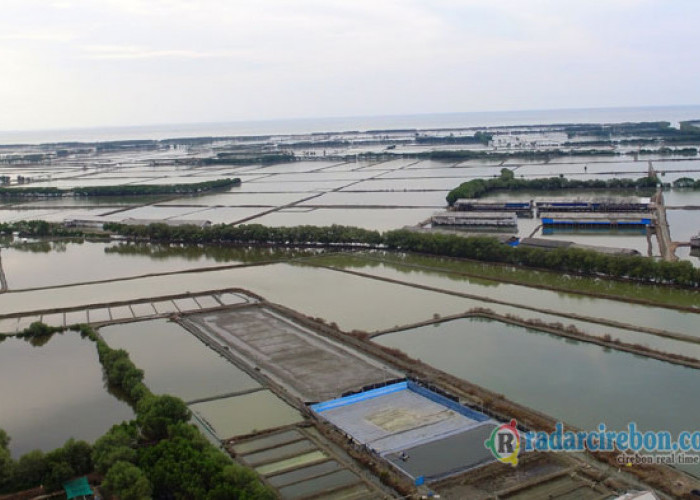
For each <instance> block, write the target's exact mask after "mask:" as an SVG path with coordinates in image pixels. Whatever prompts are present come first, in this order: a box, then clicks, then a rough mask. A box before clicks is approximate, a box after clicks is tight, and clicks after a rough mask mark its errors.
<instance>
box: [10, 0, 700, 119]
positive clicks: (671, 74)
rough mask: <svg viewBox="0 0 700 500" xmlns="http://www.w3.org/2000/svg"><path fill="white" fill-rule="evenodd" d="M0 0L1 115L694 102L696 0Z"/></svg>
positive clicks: (381, 111) (699, 61) (208, 114)
mask: <svg viewBox="0 0 700 500" xmlns="http://www.w3.org/2000/svg"><path fill="white" fill-rule="evenodd" d="M0 8H1V10H0V67H1V68H2V73H0V130H19V129H47V128H60V127H87V126H103V125H142V124H161V123H189V122H217V121H237V120H265V119H275V118H297V117H300V118H301V117H319V116H355V115H387V114H415V113H434V112H463V111H490V110H523V109H555V108H579V107H608V106H646V105H649V106H655V105H675V104H700V97H699V89H700V85H699V83H700V56H698V48H699V47H700V28H699V27H698V21H700V1H697V0H413V1H412V0H245V1H242V0H144V1H140V0H2V2H1V3H0Z"/></svg>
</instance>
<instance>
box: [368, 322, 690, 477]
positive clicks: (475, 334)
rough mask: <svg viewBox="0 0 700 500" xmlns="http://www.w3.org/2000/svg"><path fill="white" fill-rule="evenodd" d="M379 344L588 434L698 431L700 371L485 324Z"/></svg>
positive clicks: (451, 326) (455, 325)
mask: <svg viewBox="0 0 700 500" xmlns="http://www.w3.org/2000/svg"><path fill="white" fill-rule="evenodd" d="M376 341H377V342H378V343H379V344H381V345H385V346H388V347H393V348H397V349H400V350H402V351H404V352H405V353H407V354H408V355H409V356H412V357H414V358H419V359H421V360H422V361H424V362H426V363H429V364H431V365H433V366H435V367H436V368H439V369H440V370H443V371H445V372H447V373H450V374H452V375H454V376H456V377H459V378H462V379H464V380H468V381H470V382H473V383H476V384H479V385H481V386H482V387H485V388H487V389H490V390H492V391H495V392H497V393H501V394H504V395H505V396H506V397H507V398H509V399H511V400H513V401H516V402H519V403H522V404H524V405H526V406H528V407H530V408H533V409H535V410H537V411H541V412H543V413H545V414H548V415H551V416H553V417H554V418H558V419H561V420H563V421H564V422H566V423H569V424H572V425H575V426H577V427H579V428H583V429H585V430H593V429H596V428H597V426H598V424H600V423H601V422H604V423H605V424H606V426H607V427H608V428H609V429H611V430H620V429H622V428H623V427H624V426H626V425H627V424H628V423H629V422H632V421H633V422H636V423H637V424H638V425H639V428H640V429H642V430H654V431H658V430H668V431H670V432H671V433H678V432H680V431H682V430H688V431H694V430H697V415H698V412H699V411H700V403H698V399H697V397H696V396H697V389H696V388H697V386H698V383H700V371H698V370H695V369H692V368H685V367H681V366H677V365H672V364H670V363H665V362H663V361H657V360H654V359H648V358H644V357H640V356H635V355H632V354H629V353H623V352H619V351H614V350H609V349H605V348H602V347H600V346H596V345H591V344H583V343H580V342H576V341H571V340H564V339H561V338H559V337H556V336H554V335H550V334H546V333H542V332H537V331H534V330H529V329H525V328H522V327H517V326H512V325H508V324H504V323H500V322H495V321H489V320H482V319H461V320H455V321H449V322H445V323H440V324H438V325H433V326H426V327H419V328H413V329H410V330H404V331H400V332H396V333H392V334H389V335H385V336H382V337H379V338H378V339H377V340H376ZM685 470H688V471H690V472H692V473H693V474H695V475H698V474H700V467H699V466H694V467H689V468H685Z"/></svg>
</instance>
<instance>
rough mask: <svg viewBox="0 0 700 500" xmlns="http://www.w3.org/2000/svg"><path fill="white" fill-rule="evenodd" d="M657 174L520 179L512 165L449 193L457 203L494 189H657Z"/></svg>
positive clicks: (484, 194) (451, 199)
mask: <svg viewBox="0 0 700 500" xmlns="http://www.w3.org/2000/svg"><path fill="white" fill-rule="evenodd" d="M659 182H660V181H659V179H658V178H657V177H640V178H639V179H617V178H615V179H591V180H581V179H567V178H565V177H547V178H542V179H518V178H516V177H515V175H514V174H513V171H512V170H510V169H508V168H503V169H501V176H500V177H496V178H494V179H473V180H471V181H467V182H463V183H462V184H460V185H459V186H458V187H456V188H455V189H453V190H452V191H450V192H449V193H448V194H447V203H449V204H450V205H453V204H454V202H455V201H457V200H458V199H460V198H481V197H483V196H486V195H487V194H489V193H492V192H494V191H551V190H560V189H629V190H637V189H653V188H655V187H656V185H657V184H658V183H659Z"/></svg>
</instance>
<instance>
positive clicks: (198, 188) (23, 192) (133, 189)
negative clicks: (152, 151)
mask: <svg viewBox="0 0 700 500" xmlns="http://www.w3.org/2000/svg"><path fill="white" fill-rule="evenodd" d="M240 183H241V180H240V179H239V178H237V177H236V178H226V179H217V180H213V181H205V182H196V183H193V184H153V185H148V184H138V185H135V184H126V185H116V186H84V187H75V188H71V189H61V188H57V187H39V186H35V187H26V188H7V187H0V198H18V197H33V196H41V197H54V196H55V197H60V196H146V195H162V194H195V193H204V192H207V191H211V190H215V189H224V188H230V187H233V186H238V185H239V184H240Z"/></svg>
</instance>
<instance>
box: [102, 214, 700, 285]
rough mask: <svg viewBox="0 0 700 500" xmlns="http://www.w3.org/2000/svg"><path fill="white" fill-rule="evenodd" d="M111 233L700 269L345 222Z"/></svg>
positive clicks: (573, 267) (681, 273) (636, 271)
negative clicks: (324, 225)
mask: <svg viewBox="0 0 700 500" xmlns="http://www.w3.org/2000/svg"><path fill="white" fill-rule="evenodd" d="M108 229H109V230H111V231H114V232H115V233H118V234H121V235H124V236H127V237H133V238H140V239H148V240H149V241H156V242H163V243H165V242H167V243H190V244H200V243H203V244H235V245H272V246H275V245H286V246H324V247H327V246H331V247H332V246H341V245H342V246H357V247H373V248H377V247H381V248H388V249H391V250H398V251H407V252H420V253H426V254H432V255H441V256H448V257H459V258H467V259H473V260H480V261H485V262H498V263H507V264H513V265H519V266H526V267H535V268H540V269H550V270H553V271H558V272H571V273H577V274H584V275H593V276H609V277H617V278H625V279H630V280H635V281H639V282H646V283H655V284H674V285H682V286H689V287H697V286H699V285H700V269H696V268H694V267H693V265H692V264H691V263H690V262H687V261H679V262H666V261H657V260H654V259H651V258H649V257H641V256H627V255H610V254H603V253H600V252H596V251H594V250H584V249H579V248H558V249H555V250H545V249H540V248H525V247H511V246H508V245H504V244H503V243H501V242H500V241H498V240H497V239H495V238H491V237H488V236H484V237H475V236H470V237H465V236H461V235H447V234H440V233H421V232H416V231H411V230H405V229H399V230H394V231H389V232H386V233H383V234H382V233H379V232H378V231H370V230H367V229H361V228H356V227H347V226H328V227H316V226H297V227H267V226H262V225H259V224H251V225H240V226H228V225H223V224H220V225H214V226H211V227H208V228H199V227H195V226H180V227H170V226H167V225H165V224H150V225H148V226H126V225H121V224H116V223H115V224H110V225H109V226H108Z"/></svg>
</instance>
